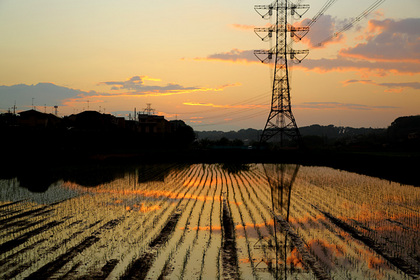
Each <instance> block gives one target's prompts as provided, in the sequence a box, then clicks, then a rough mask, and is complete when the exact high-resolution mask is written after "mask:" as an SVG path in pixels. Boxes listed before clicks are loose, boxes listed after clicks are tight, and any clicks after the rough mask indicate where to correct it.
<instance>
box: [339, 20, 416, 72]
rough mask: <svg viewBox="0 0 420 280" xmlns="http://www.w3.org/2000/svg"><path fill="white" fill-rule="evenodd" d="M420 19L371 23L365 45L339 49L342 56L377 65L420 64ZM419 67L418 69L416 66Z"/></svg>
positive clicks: (373, 21)
mask: <svg viewBox="0 0 420 280" xmlns="http://www.w3.org/2000/svg"><path fill="white" fill-rule="evenodd" d="M419 25H420V18H407V19H402V20H399V21H396V20H394V19H386V20H382V21H381V20H370V21H369V23H368V27H367V28H366V30H365V34H366V42H364V43H359V44H357V45H356V46H355V47H349V48H347V49H342V50H340V52H339V54H340V55H341V56H343V57H349V58H354V59H363V60H369V61H375V62H393V61H398V62H408V63H417V64H418V63H420V58H419V57H420V32H419V30H418V26H419ZM417 67H418V66H417Z"/></svg>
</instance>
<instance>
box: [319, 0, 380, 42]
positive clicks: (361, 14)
mask: <svg viewBox="0 0 420 280" xmlns="http://www.w3.org/2000/svg"><path fill="white" fill-rule="evenodd" d="M384 2H385V0H377V1H375V2H374V3H373V4H372V5H370V6H369V7H368V8H367V9H366V10H364V11H363V12H362V13H360V14H359V15H358V16H357V17H355V18H354V19H353V20H352V21H351V22H350V23H348V24H346V25H345V26H344V27H343V28H341V29H340V30H338V31H337V32H334V33H333V34H332V35H330V36H329V37H327V38H325V39H324V40H322V41H320V42H319V43H317V44H315V45H314V46H318V47H321V46H322V45H323V44H324V43H326V42H328V41H330V40H331V39H333V38H335V37H338V35H340V34H341V33H343V32H346V31H347V30H349V29H350V28H352V27H353V26H354V25H355V24H356V23H357V22H358V21H360V20H361V19H363V18H365V17H367V16H368V15H369V14H370V13H371V12H372V11H374V10H375V9H376V8H377V7H379V6H380V5H381V4H382V3H384ZM312 48H316V47H312Z"/></svg>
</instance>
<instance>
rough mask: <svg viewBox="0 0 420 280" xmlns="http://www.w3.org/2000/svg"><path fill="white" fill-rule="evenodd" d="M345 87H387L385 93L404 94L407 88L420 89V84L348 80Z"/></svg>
mask: <svg viewBox="0 0 420 280" xmlns="http://www.w3.org/2000/svg"><path fill="white" fill-rule="evenodd" d="M342 83H343V85H344V86H347V85H350V84H357V83H358V84H369V85H375V86H381V87H385V88H386V90H385V92H402V91H403V90H404V89H406V88H411V89H420V83H419V82H405V83H377V82H375V81H372V80H346V81H343V82H342Z"/></svg>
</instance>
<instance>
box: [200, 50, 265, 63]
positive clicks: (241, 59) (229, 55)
mask: <svg viewBox="0 0 420 280" xmlns="http://www.w3.org/2000/svg"><path fill="white" fill-rule="evenodd" d="M194 60H197V61H223V62H234V63H261V61H260V60H259V59H258V58H257V57H256V56H255V55H254V50H240V49H232V50H230V51H228V52H222V53H215V54H211V55H208V56H207V57H196V58H194Z"/></svg>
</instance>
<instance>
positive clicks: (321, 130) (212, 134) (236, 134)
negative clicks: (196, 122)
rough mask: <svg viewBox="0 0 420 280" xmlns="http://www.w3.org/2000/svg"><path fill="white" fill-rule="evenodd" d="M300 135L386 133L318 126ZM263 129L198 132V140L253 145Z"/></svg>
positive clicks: (378, 130)
mask: <svg viewBox="0 0 420 280" xmlns="http://www.w3.org/2000/svg"><path fill="white" fill-rule="evenodd" d="M299 131H300V133H301V134H302V136H303V137H305V136H318V137H322V138H327V139H330V140H333V139H339V138H348V137H354V136H358V135H368V134H378V133H384V132H386V129H385V128H352V127H337V126H334V125H327V126H322V125H318V124H314V125H310V126H304V127H301V128H299ZM261 133H262V130H261V129H253V128H248V129H241V130H239V131H229V132H223V131H216V130H213V131H196V134H197V138H198V140H202V139H208V140H211V141H217V140H220V139H221V138H223V137H224V138H227V139H229V140H234V139H239V140H242V141H243V142H244V143H251V142H256V141H259V138H260V135H261Z"/></svg>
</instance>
